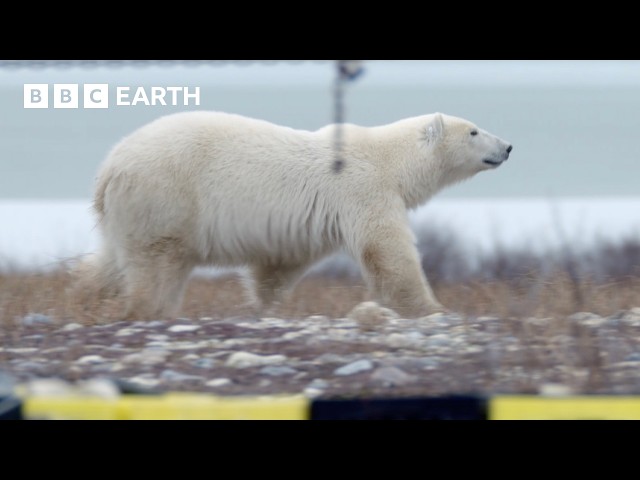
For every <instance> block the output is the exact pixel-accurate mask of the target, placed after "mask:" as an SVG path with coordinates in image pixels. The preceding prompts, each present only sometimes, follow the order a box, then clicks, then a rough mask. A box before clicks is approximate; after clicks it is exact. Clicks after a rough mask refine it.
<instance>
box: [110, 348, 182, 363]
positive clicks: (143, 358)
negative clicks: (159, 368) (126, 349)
mask: <svg viewBox="0 0 640 480" xmlns="http://www.w3.org/2000/svg"><path fill="white" fill-rule="evenodd" d="M169 355H171V352H170V351H168V350H163V349H160V348H145V349H144V350H142V351H141V352H138V353H131V354H129V355H125V356H124V357H123V358H122V362H123V363H139V364H141V365H159V364H161V363H164V362H165V361H166V360H167V357H168V356H169Z"/></svg>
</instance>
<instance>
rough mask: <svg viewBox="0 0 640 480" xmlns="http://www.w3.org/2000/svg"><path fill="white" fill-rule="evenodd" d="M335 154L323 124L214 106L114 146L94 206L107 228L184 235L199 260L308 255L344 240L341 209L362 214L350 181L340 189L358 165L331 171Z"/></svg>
mask: <svg viewBox="0 0 640 480" xmlns="http://www.w3.org/2000/svg"><path fill="white" fill-rule="evenodd" d="M333 156H334V152H333V149H332V135H331V131H330V130H327V129H326V128H325V129H323V130H321V131H318V132H309V131H304V130H294V129H292V128H288V127H283V126H279V125H275V124H272V123H269V122H266V121H262V120H255V119H250V118H246V117H242V116H240V115H231V114H224V113H218V112H187V113H180V114H174V115H169V116H166V117H162V118H160V119H158V120H156V121H154V122H152V123H150V124H148V125H145V126H144V127H142V128H140V129H139V130H137V131H135V132H134V133H132V134H131V135H129V136H128V137H126V138H124V139H123V140H122V141H121V142H120V143H119V144H118V145H116V146H115V147H114V149H113V150H112V151H111V153H110V155H109V157H108V158H107V160H106V162H105V164H104V165H103V168H102V171H101V172H100V174H99V178H100V179H101V180H103V183H106V185H105V186H104V188H103V192H104V195H103V198H102V200H100V188H98V192H97V195H96V197H97V198H96V205H97V209H98V212H99V214H101V215H103V216H104V219H103V224H104V225H103V229H105V230H106V231H105V233H106V234H107V235H109V233H110V232H109V231H110V230H111V234H113V235H114V236H118V237H120V238H125V237H126V238H130V239H131V242H136V241H139V242H144V241H148V239H150V238H180V239H181V240H182V241H183V242H184V243H185V244H186V245H185V247H186V248H188V249H191V250H193V252H194V255H195V256H197V257H198V258H197V260H198V261H207V262H211V263H215V264H228V265H236V264H244V263H247V262H252V261H256V260H257V259H261V261H265V260H267V261H270V262H279V263H281V262H283V261H284V260H285V259H286V260H287V261H291V262H298V261H299V262H302V261H303V260H304V261H309V260H311V259H313V258H315V257H318V256H321V255H323V254H324V253H326V251H328V250H330V249H332V248H335V247H336V246H338V245H339V244H341V242H342V240H343V239H342V228H341V226H342V225H343V223H344V221H349V219H348V218H344V217H345V216H347V217H348V216H350V215H357V213H356V212H353V211H352V210H353V208H351V207H354V206H355V207H356V209H357V205H354V204H353V202H349V201H348V200H347V198H346V197H347V196H348V194H349V191H350V190H351V189H353V187H354V183H353V181H351V182H350V185H351V189H345V188H344V184H345V182H349V179H348V177H349V176H352V175H353V174H355V173H356V172H355V171H354V172H352V173H351V174H350V173H349V172H346V173H345V174H344V175H336V174H335V173H333V171H332V169H331V163H332V160H333ZM355 170H356V171H358V172H359V173H360V174H361V173H362V171H361V170H362V169H361V168H360V169H355ZM356 186H357V182H356ZM101 204H102V205H103V207H102V209H103V212H100V210H101V208H100V205H101ZM341 216H342V218H341ZM115 217H117V218H118V221H117V222H111V221H110V219H111V218H115ZM123 219H124V220H123ZM137 247H138V246H137V245H136V248H137Z"/></svg>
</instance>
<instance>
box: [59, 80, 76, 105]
mask: <svg viewBox="0 0 640 480" xmlns="http://www.w3.org/2000/svg"><path fill="white" fill-rule="evenodd" d="M53 108H78V84H77V83H54V84H53Z"/></svg>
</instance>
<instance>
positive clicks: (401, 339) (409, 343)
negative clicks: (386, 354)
mask: <svg viewBox="0 0 640 480" xmlns="http://www.w3.org/2000/svg"><path fill="white" fill-rule="evenodd" d="M422 342H424V335H422V334H421V333H420V332H410V333H392V334H391V335H388V336H387V338H386V342H385V343H387V344H388V345H389V346H390V347H394V348H403V347H413V346H417V345H419V344H421V343H422Z"/></svg>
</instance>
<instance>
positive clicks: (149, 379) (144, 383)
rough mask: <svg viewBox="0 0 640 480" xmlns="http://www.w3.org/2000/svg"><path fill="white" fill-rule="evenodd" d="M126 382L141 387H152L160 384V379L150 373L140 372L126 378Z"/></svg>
mask: <svg viewBox="0 0 640 480" xmlns="http://www.w3.org/2000/svg"><path fill="white" fill-rule="evenodd" d="M126 380H127V381H128V382H131V383H135V384H136V385H139V386H141V387H147V388H153V387H157V386H158V385H159V384H160V380H158V379H157V378H154V377H153V376H152V375H150V374H142V375H138V376H136V377H130V378H127V379H126Z"/></svg>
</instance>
